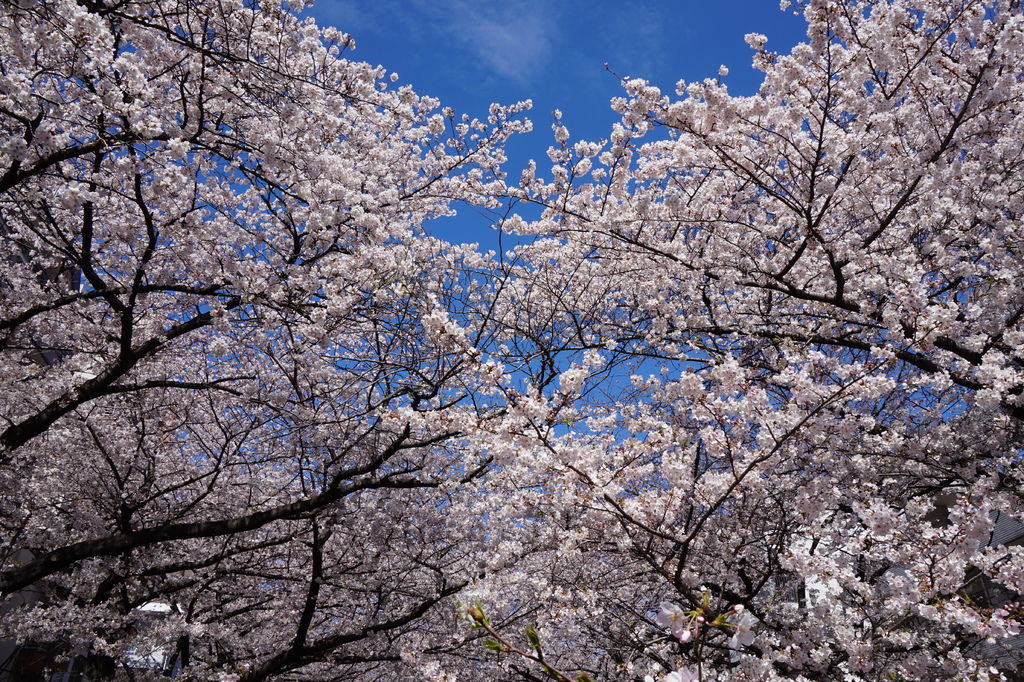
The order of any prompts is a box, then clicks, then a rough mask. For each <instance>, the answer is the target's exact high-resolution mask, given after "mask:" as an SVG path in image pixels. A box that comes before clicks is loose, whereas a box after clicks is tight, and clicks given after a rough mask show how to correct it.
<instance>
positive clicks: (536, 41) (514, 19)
mask: <svg viewBox="0 0 1024 682" xmlns="http://www.w3.org/2000/svg"><path fill="white" fill-rule="evenodd" d="M452 5H454V6H453V10H455V11H456V13H455V15H454V16H455V22H454V23H453V25H452V33H451V36H452V38H453V39H455V40H458V41H459V42H461V43H462V44H464V45H465V46H466V47H467V48H468V49H469V50H470V51H471V52H472V53H473V54H474V55H475V56H476V57H477V58H478V59H479V60H480V61H481V62H482V63H483V64H484V65H485V66H487V67H489V68H490V69H491V70H492V71H494V72H495V73H496V74H498V75H500V76H503V77H505V78H510V79H513V80H515V81H518V82H520V83H525V82H528V81H529V80H530V79H531V77H532V76H534V75H535V74H536V73H538V72H539V71H540V70H541V69H543V68H544V66H545V64H546V63H547V62H548V60H549V59H550V58H551V54H552V52H553V47H554V41H555V39H556V37H557V36H556V30H555V27H556V26H557V25H558V24H557V22H556V21H555V17H554V16H552V14H551V10H550V9H548V8H547V7H545V6H544V5H542V4H541V3H538V2H533V1H531V0H526V1H523V0H518V1H514V2H505V3H501V4H500V5H498V4H497V3H495V4H485V3H473V2H467V1H465V0H459V1H458V2H454V3H452Z"/></svg>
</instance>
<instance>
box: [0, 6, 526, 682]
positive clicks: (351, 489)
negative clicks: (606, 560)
mask: <svg viewBox="0 0 1024 682" xmlns="http://www.w3.org/2000/svg"><path fill="white" fill-rule="evenodd" d="M0 43H2V48H0V55H2V56H0V258H2V260H3V262H4V264H5V268H4V273H3V275H2V276H0V289H2V292H3V294H2V296H0V363H2V364H0V377H2V379H0V381H2V382H3V399H2V400H0V403H2V405H0V418H2V422H0V491H2V493H0V542H2V546H0V592H2V593H3V595H5V596H8V595H13V596H12V597H11V601H8V603H7V605H6V606H5V607H3V614H2V618H0V639H4V638H6V639H7V640H8V641H9V642H12V641H13V642H16V643H18V644H21V645H26V646H28V645H36V646H44V647H45V648H46V650H47V651H48V652H49V654H48V655H49V656H50V658H49V662H48V663H47V665H50V667H51V669H53V667H54V666H58V665H59V666H62V668H63V669H67V666H69V665H78V666H79V668H78V669H79V670H80V671H84V672H86V674H87V675H88V676H89V677H90V679H108V678H115V677H124V678H131V679H141V678H145V677H146V676H152V677H159V676H160V675H161V674H162V672H165V671H166V672H171V671H173V672H174V673H175V674H176V675H179V676H181V677H182V678H188V679H237V680H264V679H276V678H280V677H281V676H294V675H303V676H306V677H310V678H314V677H315V678H318V679H331V680H340V679H359V680H364V679H400V678H401V677H403V676H407V677H410V678H415V679H421V676H422V674H423V670H424V669H426V667H428V665H429V662H420V661H419V659H418V658H417V657H418V656H420V655H421V654H423V653H424V652H431V651H433V652H443V651H446V650H448V649H451V648H455V647H456V646H457V645H458V644H459V642H458V641H454V640H453V639H452V638H453V635H454V634H455V633H456V632H457V631H458V630H459V627H458V622H457V615H456V610H455V608H454V606H453V605H452V603H451V602H452V599H453V595H455V594H456V593H458V592H459V591H460V590H462V589H463V588H464V587H465V586H466V585H467V583H468V582H469V581H470V580H472V579H473V578H474V577H475V576H476V575H478V574H479V572H480V568H479V564H480V554H481V553H482V552H483V551H484V550H485V547H486V545H487V541H488V533H489V532H490V530H489V529H488V527H487V524H486V518H485V517H484V516H483V515H482V514H481V513H478V512H477V511H475V508H474V505H475V504H477V496H478V495H479V493H478V492H475V491H476V490H477V487H478V485H479V481H480V479H481V477H482V475H483V474H485V473H486V472H487V471H488V468H489V460H490V457H489V455H488V454H487V452H485V451H482V450H480V449H479V448H476V449H474V448H472V447H470V446H468V445H467V443H468V442H470V441H471V440H472V437H473V434H476V433H478V432H482V433H489V432H491V431H494V430H498V431H500V427H499V426H498V424H499V423H500V421H501V418H502V415H501V412H500V410H497V409H484V408H482V407H481V406H480V402H479V401H481V400H483V399H485V398H486V396H487V395H488V394H489V392H491V391H493V390H495V389H496V387H500V385H501V383H502V380H503V379H502V377H503V373H502V370H501V368H500V367H499V366H498V365H497V364H496V363H495V362H494V361H492V360H490V359H488V358H486V357H484V356H483V355H482V354H481V353H480V352H478V351H477V350H476V349H477V346H481V347H482V346H483V345H485V343H486V342H487V340H488V339H489V338H490V336H489V335H491V334H493V333H494V332H493V330H494V329H495V327H496V323H495V321H494V319H493V316H492V314H491V313H490V312H489V310H490V308H489V307H488V305H487V295H486V293H485V292H484V289H485V288H486V287H487V286H489V284H488V283H487V281H486V280H485V279H483V278H482V277H480V276H479V275H478V274H475V272H476V271H477V270H478V269H479V268H481V267H483V263H484V260H483V259H482V257H480V256H478V255H476V254H475V253H474V251H473V250H472V249H471V248H468V247H466V248H463V247H452V246H448V245H445V244H442V243H441V242H438V241H437V240H434V239H432V238H429V237H428V236H426V234H425V233H424V231H423V228H422V225H423V223H424V221H426V220H429V219H431V218H433V217H436V216H442V215H447V214H448V213H450V212H451V210H452V209H451V206H452V202H455V201H463V202H473V203H477V204H482V205H489V204H490V203H493V201H494V199H493V198H490V197H492V196H493V195H495V194H496V193H500V192H501V191H503V190H502V188H503V187H504V185H503V183H502V181H501V178H502V175H501V172H500V165H501V163H502V162H503V161H504V156H503V152H502V146H503V143H504V141H505V139H506V138H507V137H508V136H509V135H510V134H513V133H515V132H517V131H520V130H525V129H527V128H528V126H529V124H528V122H526V121H523V120H520V119H519V117H518V114H519V113H520V112H521V111H522V110H523V109H524V108H526V107H528V104H520V105H515V106H511V107H499V106H494V107H492V108H491V110H490V112H489V116H488V117H487V119H486V120H483V121H481V120H477V119H470V118H469V117H458V116H456V115H455V114H453V113H452V112H450V111H448V110H438V103H437V102H436V101H435V100H433V99H430V98H424V97H419V96H417V95H416V94H415V93H414V92H413V91H412V90H411V89H410V88H409V87H407V86H401V87H399V86H396V85H392V82H393V81H395V80H397V76H395V75H394V74H388V73H387V72H386V71H385V70H383V69H382V68H379V67H372V66H370V65H368V64H364V63H360V62H356V61H351V60H349V59H348V58H347V56H346V55H347V51H348V49H349V48H350V47H351V40H350V38H349V37H348V36H347V35H345V34H342V33H339V32H337V31H334V30H332V29H327V30H320V29H319V28H317V27H316V26H315V25H314V24H313V23H312V21H311V20H305V19H302V18H300V17H299V16H298V14H297V13H296V12H295V11H293V10H292V9H290V8H288V7H287V6H283V5H280V4H279V3H274V2H268V3H262V4H258V3H247V2H241V1H240V0H239V1H235V0H227V1H226V2H221V1H218V2H208V1H205V0H153V1H150V0H139V1H134V0H132V1H130V2H106V1H105V0H98V1H96V2H92V1H91V0H90V1H86V2H72V1H70V0H67V1H66V0H42V1H41V2H24V3H6V4H5V5H4V7H3V11H2V14H0ZM26 594H31V595H32V599H28V598H26V597H25V595H26ZM18 601H21V602H30V603H27V604H21V605H20V606H16V605H15V602H18ZM439 605H442V606H439ZM69 661H72V662H71V663H69ZM218 676H219V677H218ZM289 679H291V677H289Z"/></svg>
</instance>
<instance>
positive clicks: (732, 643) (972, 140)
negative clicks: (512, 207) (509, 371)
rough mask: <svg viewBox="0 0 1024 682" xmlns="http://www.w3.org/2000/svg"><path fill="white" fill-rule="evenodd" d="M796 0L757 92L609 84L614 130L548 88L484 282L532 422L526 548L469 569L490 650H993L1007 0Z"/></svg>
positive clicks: (1005, 329) (904, 676)
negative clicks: (597, 135) (511, 330)
mask: <svg viewBox="0 0 1024 682" xmlns="http://www.w3.org/2000/svg"><path fill="white" fill-rule="evenodd" d="M790 4H792V3H783V5H784V6H789V5H790ZM795 5H796V6H795V8H794V9H795V10H796V11H802V13H803V15H804V16H805V18H806V20H807V23H808V33H807V36H808V40H807V42H806V43H803V44H801V45H798V46H797V47H795V48H794V49H793V50H792V51H791V52H790V53H789V54H785V55H782V54H776V53H773V52H770V51H768V49H767V45H766V38H765V37H764V36H761V35H757V34H751V35H748V36H747V42H748V43H749V44H750V46H751V47H752V49H753V50H754V64H755V66H757V67H758V68H760V69H762V70H763V71H764V74H765V78H764V82H763V85H762V86H761V88H760V90H759V92H758V93H757V94H755V95H753V96H750V97H736V96H733V95H730V94H729V92H728V89H727V87H726V85H725V83H723V82H722V81H721V80H720V79H718V78H709V79H707V80H705V81H702V82H697V83H680V84H679V86H678V92H677V95H678V97H677V98H672V97H670V96H667V95H665V94H663V93H662V92H661V91H660V90H659V89H657V88H655V87H654V86H652V85H650V84H648V83H647V82H645V81H642V80H630V79H627V80H625V81H624V87H625V89H626V96H625V97H623V98H621V99H618V100H615V101H614V102H613V107H614V108H615V110H616V111H617V112H618V113H619V114H620V115H621V121H620V122H619V123H617V124H616V125H615V126H614V127H613V129H612V131H611V135H610V136H609V138H608V139H607V140H601V141H598V142H589V141H579V142H574V141H572V139H571V136H570V133H569V131H568V124H567V123H566V122H563V121H562V120H561V119H560V118H559V117H557V115H556V120H555V123H554V125H553V130H554V137H555V141H556V144H555V146H554V147H552V148H551V149H550V151H549V156H550V158H551V160H552V162H553V165H552V167H551V170H550V175H549V176H548V177H547V178H545V177H544V176H543V175H542V174H541V173H540V172H539V171H538V170H537V169H536V167H531V168H530V169H528V170H527V171H526V172H525V173H524V175H523V180H522V185H521V190H520V196H521V197H522V198H523V199H526V200H529V201H533V202H537V203H540V204H542V205H543V206H544V213H543V215H542V217H541V218H540V219H539V220H534V221H530V222H528V221H525V220H522V219H512V220H510V221H508V224H507V229H511V230H514V231H516V232H518V233H520V234H523V235H532V236H533V241H531V243H530V244H528V245H527V246H524V247H521V248H520V249H519V254H518V257H519V258H520V259H521V260H520V262H519V263H516V264H513V265H511V266H510V270H514V271H516V272H517V278H516V280H515V282H514V283H513V284H512V285H510V286H509V287H508V288H507V289H506V290H505V292H504V293H505V298H504V301H505V303H504V305H505V306H506V309H507V311H508V316H509V317H510V318H511V316H513V315H517V317H516V318H515V319H516V320H517V321H516V322H514V323H513V326H514V327H515V329H516V333H515V334H512V335H511V336H518V337H519V338H521V339H535V340H537V341H536V345H537V348H538V350H537V351H536V352H535V353H534V356H533V357H534V360H532V361H531V363H530V365H529V367H530V368H532V369H530V370H528V371H529V372H530V373H531V374H530V376H531V379H532V382H533V383H532V386H533V389H532V390H533V393H532V400H533V401H534V402H535V403H536V405H535V406H534V408H533V409H532V411H531V412H530V413H529V414H525V415H524V416H523V419H524V420H526V421H530V420H531V419H532V421H530V424H531V425H532V428H533V433H534V434H535V438H534V443H533V444H532V445H531V446H529V447H530V457H529V458H520V460H519V461H518V462H516V463H515V464H513V465H510V467H509V470H506V474H508V475H509V477H510V478H509V479H507V480H519V481H520V484H519V485H520V487H521V489H522V490H524V491H526V492H524V493H523V495H522V499H523V501H524V504H523V505H522V507H523V508H524V509H525V510H526V512H524V514H523V521H522V523H523V524H524V525H527V526H530V527H531V528H532V531H533V537H534V538H535V540H534V541H535V543H536V547H537V552H536V553H535V554H534V555H531V557H530V558H529V559H528V560H527V561H526V562H520V563H518V564H517V570H516V571H511V572H501V573H497V574H494V575H489V576H488V578H487V581H485V582H484V583H481V584H480V585H478V586H475V587H474V589H475V590H476V591H477V594H478V595H479V598H480V604H479V606H478V607H477V608H478V609H479V610H480V613H481V614H483V615H489V616H491V618H492V620H493V622H491V623H489V624H487V623H483V622H482V620H481V619H479V618H474V620H476V621H477V627H478V628H479V627H490V628H493V629H494V630H495V631H496V632H497V633H498V634H500V635H501V636H502V639H501V640H498V639H495V640H494V641H495V644H493V645H492V648H493V649H494V657H495V658H496V659H501V660H509V661H512V660H516V661H519V663H515V664H514V663H506V665H509V666H513V665H520V664H525V663H530V664H531V665H532V670H533V671H534V672H535V673H536V671H537V670H539V669H541V668H540V664H539V662H538V661H536V660H534V661H531V660H530V658H529V656H525V655H523V654H530V655H531V656H534V657H535V658H538V657H539V655H540V653H541V652H542V651H543V654H544V661H543V663H544V664H545V665H547V666H549V667H550V668H553V669H555V670H557V671H561V672H559V673H558V675H561V677H558V676H557V675H553V677H555V678H556V679H562V678H566V677H568V676H569V675H577V674H579V672H578V671H582V672H585V673H587V674H589V675H590V676H592V677H594V678H596V679H619V678H621V679H642V678H643V677H644V676H645V675H650V676H652V678H655V679H658V678H662V677H663V679H671V680H677V679H705V680H713V679H718V680H724V679H737V680H767V679H801V680H808V679H820V680H825V679H829V680H839V679H843V680H883V679H884V680H920V679H998V678H1000V675H1001V673H1000V672H997V670H996V668H995V665H996V661H995V659H994V658H993V657H992V655H991V650H992V647H993V646H999V645H1000V643H1005V642H1009V641H1011V638H1012V637H1014V636H1015V635H1016V634H1017V633H1018V632H1019V630H1020V622H1021V618H1022V606H1021V601H1020V599H1021V596H1020V595H1021V593H1022V592H1024V555H1022V553H1021V548H1020V546H1013V547H1006V546H996V545H993V543H992V537H993V536H992V530H993V520H994V518H995V517H996V515H997V514H998V513H1005V514H1010V515H1013V516H1016V517H1017V518H1024V495H1022V490H1024V487H1022V485H1024V483H1022V482H1024V461H1022V455H1021V447H1022V440H1021V438H1022V427H1024V399H1022V397H1021V394H1022V390H1024V326H1022V317H1024V289H1022V287H1021V282H1022V281H1024V270H1022V262H1024V261H1022V252H1021V249H1022V234H1024V233H1022V227H1021V220H1022V217H1024V146H1022V140H1024V71H1022V67H1021V64H1022V63H1024V59H1022V57H1024V18H1022V15H1021V7H1020V4H1019V3H1018V2H1006V1H1001V0H1000V1H982V0H941V1H940V0H893V1H880V2H869V1H867V0H835V1H825V0H808V1H806V2H800V3H795ZM721 73H727V70H725V69H723V70H722V72H721ZM541 327H543V331H542V330H541V329H540V328H541ZM531 330H536V331H532V332H531ZM524 332H528V333H524ZM524 357H529V355H526V356H524ZM630 362H631V363H632V364H631V365H630V364H629V363H630ZM554 412H557V413H558V414H559V418H558V420H557V421H553V420H551V419H550V418H549V417H550V415H551V414H552V413H554ZM526 430H527V429H524V432H526ZM513 468H514V469H515V473H514V474H512V473H511V471H510V470H511V469H513ZM495 561H496V562H500V561H501V559H500V558H495ZM997 591H1000V592H1002V594H1003V595H1004V596H1003V598H1001V599H995V598H993V597H992V594H993V593H994V592H997ZM508 595H512V596H511V597H510V596H508ZM508 614H517V615H518V616H519V619H518V620H516V621H514V622H510V623H509V624H508V625H507V626H505V627H502V626H501V625H500V624H498V623H497V619H498V618H499V617H507V616H508ZM477 615H480V614H477ZM524 621H526V622H529V624H530V625H531V627H532V628H533V631H534V632H536V633H537V636H536V643H535V642H534V638H533V637H531V636H530V635H529V633H527V632H525V631H524V630H523V629H522V627H523V624H524ZM1018 651H1019V650H1018ZM517 652H519V653H518V654H517ZM1010 660H1011V663H1010V664H1007V663H1006V659H1003V662H1002V663H1000V665H1001V666H1003V667H1002V673H1005V674H1006V675H1008V676H1009V678H1010V679H1017V678H1016V677H1014V675H1015V674H1018V673H1015V672H1014V671H1012V670H1011V669H1009V668H1007V667H1006V666H1007V665H1010V666H1011V667H1012V657H1011V659H1010ZM1016 660H1017V661H1020V656H1019V655H1018V656H1017V658H1016ZM670 671H672V672H671V674H669V673H670ZM525 676H526V675H525V674H524V677H525ZM527 679H529V678H527Z"/></svg>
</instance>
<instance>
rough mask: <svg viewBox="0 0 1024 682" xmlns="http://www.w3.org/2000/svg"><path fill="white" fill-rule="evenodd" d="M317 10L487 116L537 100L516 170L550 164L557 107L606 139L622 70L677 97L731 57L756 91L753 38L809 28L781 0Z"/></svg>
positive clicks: (430, 87)
mask: <svg viewBox="0 0 1024 682" xmlns="http://www.w3.org/2000/svg"><path fill="white" fill-rule="evenodd" d="M311 13H312V15H313V16H315V17H316V19H317V21H318V23H320V24H321V25H332V26H336V27H337V28H339V29H341V30H343V31H346V32H348V33H351V34H352V35H353V36H354V37H355V40H356V45H357V49H356V51H355V52H354V53H352V54H351V57H352V58H355V59H359V60H362V61H367V62H370V63H372V64H382V65H384V66H385V67H387V68H388V69H389V70H392V71H397V72H398V74H399V76H400V79H401V80H400V82H402V83H410V84H412V85H413V87H414V89H415V90H416V91H417V92H419V93H420V94H425V95H431V96H434V97H437V98H439V99H440V100H441V102H442V104H443V105H445V106H451V107H453V108H454V109H456V111H459V112H465V113H468V114H470V115H476V116H484V115H486V112H487V106H488V104H490V103H491V102H502V103H511V102H514V101H517V100H520V99H526V98H530V99H532V100H533V102H534V109H533V111H532V112H531V113H530V118H531V119H533V122H534V127H535V130H534V132H533V133H531V134H530V135H527V136H523V137H522V139H518V140H515V141H514V142H513V144H512V146H511V147H510V150H509V151H510V159H511V162H510V164H509V168H508V170H509V172H510V177H516V176H518V174H519V173H518V171H519V169H520V168H521V167H522V166H523V165H525V163H526V161H527V160H528V159H530V158H535V159H538V165H539V166H540V167H541V168H542V169H543V168H544V167H545V164H544V163H543V161H546V156H545V151H546V150H547V147H548V145H550V144H551V127H550V124H551V112H552V110H554V109H560V110H561V111H562V112H563V114H564V116H565V122H566V124H567V125H568V127H569V130H570V132H571V134H572V137H573V139H579V138H587V139H599V138H602V137H607V135H608V132H609V130H610V128H611V124H612V122H613V121H614V120H615V118H616V117H615V114H614V113H613V112H612V111H611V110H610V109H609V106H608V102H609V100H610V99H611V98H612V97H617V96H620V95H621V94H622V91H621V88H620V87H619V81H618V78H617V77H616V75H614V74H618V75H619V76H628V77H640V78H645V79H647V80H649V81H651V82H652V83H654V84H656V85H658V86H659V87H661V88H662V89H663V90H665V91H668V92H673V91H674V89H675V83H676V82H677V81H678V80H680V79H684V80H688V81H690V80H701V79H703V78H707V77H714V76H717V72H718V67H719V65H722V64H724V65H725V66H727V67H728V68H729V75H728V76H726V77H725V78H723V79H722V80H723V81H724V82H725V83H726V84H727V85H728V86H729V89H730V91H732V92H733V93H735V94H738V95H749V94H752V93H754V92H755V91H756V90H757V87H758V85H759V84H760V82H761V74H760V73H759V72H757V71H754V70H753V69H752V68H750V61H751V56H752V52H751V50H750V48H749V47H748V46H747V45H746V43H745V42H744V40H743V36H744V34H746V33H752V32H755V33H763V34H765V35H767V36H768V46H767V47H768V49H769V50H774V51H777V52H788V51H789V49H790V48H791V47H792V46H793V45H795V44H796V43H797V42H800V41H801V40H803V39H804V37H805V28H806V27H805V24H804V22H803V19H802V18H801V17H796V16H793V15H792V14H788V13H784V12H782V11H780V10H779V8H778V3H777V2H775V1H774V0H704V1H703V2H701V1H700V0H675V1H671V0H662V1H659V2H646V3H641V2H615V1H613V0H563V1H561V2H555V1H548V2H544V1H543V0H505V1H504V2H485V1H477V2H474V1H472V0H318V2H317V3H316V4H315V5H314V7H313V9H312V12H311ZM605 63H607V64H608V68H609V69H611V71H612V72H614V74H613V73H611V72H609V70H607V69H606V68H605V66H604V64H605ZM479 220H484V222H486V219H485V218H480V219H479ZM458 223H459V226H458V227H457V228H456V230H457V232H458V234H456V233H453V234H451V235H449V238H458V239H469V240H471V241H482V242H486V241H489V240H488V239H487V238H486V237H485V236H484V235H479V236H474V234H473V233H475V232H476V228H474V227H473V225H472V220H471V216H465V217H464V218H463V219H460V220H459V221H458ZM484 229H486V225H485V226H484ZM448 230H449V228H445V231H446V232H447V231H448ZM463 231H465V232H467V234H465V235H464V234H462V232H463ZM481 237H483V238H481Z"/></svg>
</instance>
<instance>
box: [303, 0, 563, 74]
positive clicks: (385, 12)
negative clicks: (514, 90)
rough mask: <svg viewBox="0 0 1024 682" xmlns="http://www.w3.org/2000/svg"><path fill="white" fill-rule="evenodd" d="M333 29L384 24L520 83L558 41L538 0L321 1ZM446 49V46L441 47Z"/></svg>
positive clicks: (550, 15)
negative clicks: (450, 49) (462, 54)
mask: <svg viewBox="0 0 1024 682" xmlns="http://www.w3.org/2000/svg"><path fill="white" fill-rule="evenodd" d="M321 3H322V5H323V6H324V9H325V10H328V13H329V14H330V16H331V17H332V19H334V20H335V21H337V22H338V24H339V28H342V29H343V30H346V31H350V32H353V33H354V34H355V36H356V40H357V41H358V39H359V35H360V34H361V33H363V34H365V33H366V32H368V31H375V30H376V31H379V30H381V27H384V26H390V27H392V30H398V31H400V32H402V33H403V34H404V35H405V36H407V37H408V38H409V39H411V40H413V41H415V42H417V43H420V47H425V46H424V45H423V43H429V42H432V41H437V40H445V41H446V42H447V43H448V45H450V46H458V47H459V48H461V50H464V51H465V53H466V58H467V60H469V62H470V64H465V65H460V66H462V67H465V66H475V67H477V68H478V69H480V70H481V71H482V72H483V73H484V74H485V75H490V76H495V77H498V78H502V79H509V80H512V81H514V82H516V83H517V84H520V85H523V84H526V83H528V82H530V80H531V79H532V78H534V77H535V76H537V75H538V74H539V73H540V72H541V71H542V70H543V69H544V68H545V66H546V65H547V64H548V63H549V60H550V59H551V57H552V54H553V53H554V51H555V42H556V40H557V39H558V28H557V27H558V22H557V16H556V14H555V11H554V9H553V8H551V7H550V6H549V4H548V3H545V2H543V0H505V2H501V3H496V2H479V1H477V2H474V1H472V0H376V1H375V2H363V1H361V0H321ZM445 51H447V50H445Z"/></svg>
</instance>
